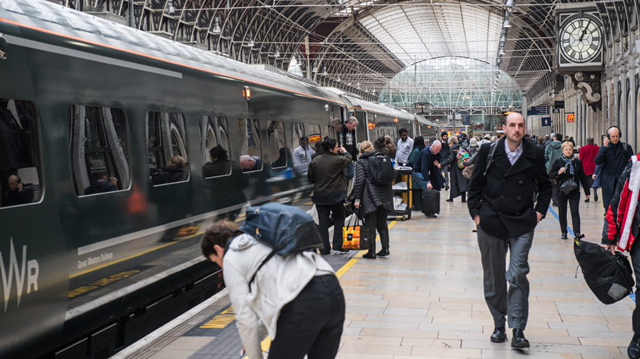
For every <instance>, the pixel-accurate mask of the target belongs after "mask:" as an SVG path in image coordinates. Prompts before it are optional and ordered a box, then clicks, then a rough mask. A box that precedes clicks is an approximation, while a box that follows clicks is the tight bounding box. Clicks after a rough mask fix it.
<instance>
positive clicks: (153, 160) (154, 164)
mask: <svg viewBox="0 0 640 359" xmlns="http://www.w3.org/2000/svg"><path fill="white" fill-rule="evenodd" d="M146 123H147V159H148V162H149V178H150V179H151V183H152V184H153V185H154V186H157V185H162V184H167V183H176V182H184V181H188V180H189V164H188V163H189V157H188V155H187V137H186V132H187V131H186V127H185V121H184V116H183V115H182V114H179V113H172V112H159V111H149V112H147V116H146Z"/></svg>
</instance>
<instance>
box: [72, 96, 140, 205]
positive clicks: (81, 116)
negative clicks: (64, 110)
mask: <svg viewBox="0 0 640 359" xmlns="http://www.w3.org/2000/svg"><path fill="white" fill-rule="evenodd" d="M69 124H70V131H71V161H72V166H71V167H72V169H73V183H74V187H75V190H76V194H77V195H78V196H83V195H90V194H98V193H103V192H111V191H119V190H124V189H128V188H129V186H130V185H131V167H130V165H129V139H128V133H127V132H128V131H127V117H126V115H125V113H124V110H122V109H119V108H110V107H103V106H84V105H70V106H69Z"/></svg>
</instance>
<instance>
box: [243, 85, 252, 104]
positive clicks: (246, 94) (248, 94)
mask: <svg viewBox="0 0 640 359" xmlns="http://www.w3.org/2000/svg"><path fill="white" fill-rule="evenodd" d="M242 97H243V98H244V99H245V100H247V101H251V89H250V88H249V86H245V87H244V88H243V89H242Z"/></svg>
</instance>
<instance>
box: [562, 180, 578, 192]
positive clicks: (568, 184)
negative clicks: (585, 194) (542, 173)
mask: <svg viewBox="0 0 640 359" xmlns="http://www.w3.org/2000/svg"><path fill="white" fill-rule="evenodd" d="M576 188H578V184H577V183H576V181H575V180H574V179H573V178H569V179H568V180H566V181H564V182H562V184H561V185H560V190H561V191H562V193H564V194H566V195H568V194H569V193H571V191H573V190H574V189H576Z"/></svg>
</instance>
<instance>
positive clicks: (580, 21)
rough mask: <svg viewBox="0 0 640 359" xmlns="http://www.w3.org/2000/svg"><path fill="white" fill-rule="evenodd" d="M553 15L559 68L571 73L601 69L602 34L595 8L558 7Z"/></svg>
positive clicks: (563, 71)
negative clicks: (554, 17) (556, 21)
mask: <svg viewBox="0 0 640 359" xmlns="http://www.w3.org/2000/svg"><path fill="white" fill-rule="evenodd" d="M594 11H595V12H594ZM556 18H557V19H558V23H557V29H558V31H557V34H558V35H557V42H556V48H557V52H556V66H557V68H558V70H559V71H560V72H561V73H574V72H576V71H597V70H598V69H602V66H603V61H604V56H603V51H604V40H605V39H604V36H605V35H604V31H603V28H602V23H601V22H600V18H599V17H598V15H597V11H596V10H593V11H592V10H588V9H566V8H564V9H563V8H559V9H557V10H556Z"/></svg>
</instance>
